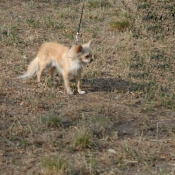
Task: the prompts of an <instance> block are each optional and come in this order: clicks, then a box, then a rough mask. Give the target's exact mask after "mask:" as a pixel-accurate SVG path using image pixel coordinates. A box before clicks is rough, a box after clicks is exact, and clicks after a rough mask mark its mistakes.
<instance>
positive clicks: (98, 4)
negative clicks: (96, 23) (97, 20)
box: [88, 0, 110, 8]
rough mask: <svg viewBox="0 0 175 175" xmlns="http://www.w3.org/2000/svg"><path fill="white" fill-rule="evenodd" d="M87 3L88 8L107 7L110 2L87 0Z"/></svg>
mask: <svg viewBox="0 0 175 175" xmlns="http://www.w3.org/2000/svg"><path fill="white" fill-rule="evenodd" d="M88 5H89V7H90V8H99V7H109V6H110V2H109V1H108V0H89V1H88Z"/></svg>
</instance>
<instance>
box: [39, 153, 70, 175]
mask: <svg viewBox="0 0 175 175" xmlns="http://www.w3.org/2000/svg"><path fill="white" fill-rule="evenodd" d="M42 168H43V169H44V172H45V173H46V174H47V175H56V174H67V173H68V170H69V163H68V160H67V158H65V157H63V156H59V155H57V156H46V157H44V158H43V160H42ZM45 173H44V174H45Z"/></svg>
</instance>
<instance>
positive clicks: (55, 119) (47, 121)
mask: <svg viewBox="0 0 175 175" xmlns="http://www.w3.org/2000/svg"><path fill="white" fill-rule="evenodd" d="M41 122H42V123H43V124H44V125H46V126H47V127H51V128H52V127H59V126H60V125H61V118H60V116H58V115H57V114H54V113H49V114H46V115H44V116H42V117H41Z"/></svg>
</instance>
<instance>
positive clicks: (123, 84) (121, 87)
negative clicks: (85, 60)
mask: <svg viewBox="0 0 175 175" xmlns="http://www.w3.org/2000/svg"><path fill="white" fill-rule="evenodd" d="M83 85H84V86H85V87H86V88H87V89H88V91H91V92H114V91H118V92H121V93H125V92H128V91H130V92H131V91H136V90H138V89H139V90H141V89H143V88H144V87H145V86H147V85H145V84H137V83H133V82H130V81H125V80H123V79H115V78H95V79H83Z"/></svg>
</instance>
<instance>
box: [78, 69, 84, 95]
mask: <svg viewBox="0 0 175 175" xmlns="http://www.w3.org/2000/svg"><path fill="white" fill-rule="evenodd" d="M80 80H81V70H79V71H78V74H77V76H76V83H77V90H78V93H79V94H85V93H86V92H85V91H82V90H81V88H80Z"/></svg>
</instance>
